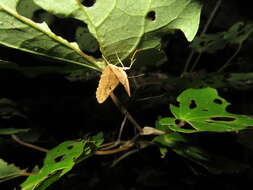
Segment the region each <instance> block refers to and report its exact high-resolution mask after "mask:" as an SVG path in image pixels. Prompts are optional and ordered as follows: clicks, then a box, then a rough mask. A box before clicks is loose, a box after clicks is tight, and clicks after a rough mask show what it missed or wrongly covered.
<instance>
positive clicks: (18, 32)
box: [0, 0, 99, 70]
mask: <svg viewBox="0 0 253 190" xmlns="http://www.w3.org/2000/svg"><path fill="white" fill-rule="evenodd" d="M18 3H19V0H1V1H0V44H2V45H4V46H7V47H11V48H15V49H19V50H22V51H26V52H29V53H33V54H36V55H41V56H46V57H49V58H52V59H56V60H59V61H64V62H69V63H74V64H78V65H82V66H85V67H88V68H91V69H94V70H99V69H98V67H97V66H96V65H94V64H96V61H95V60H94V59H93V58H91V57H89V56H87V55H86V54H84V53H83V52H82V51H81V50H80V48H79V47H78V45H77V44H76V43H70V42H68V41H67V40H65V39H63V38H61V37H60V36H57V35H55V34H54V33H53V32H51V30H50V29H49V27H48V26H47V24H46V23H40V24H39V23H35V22H33V21H32V20H30V19H28V18H26V17H24V16H21V15H20V14H19V13H18V12H17V10H16V7H17V5H18ZM51 4H52V3H51ZM92 63H94V64H92Z"/></svg>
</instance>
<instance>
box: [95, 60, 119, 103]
mask: <svg viewBox="0 0 253 190" xmlns="http://www.w3.org/2000/svg"><path fill="white" fill-rule="evenodd" d="M118 84H119V79H118V77H117V76H116V75H115V73H114V72H113V71H112V69H111V67H109V65H108V66H106V67H105V69H104V70H103V72H102V74H101V77H100V80H99V84H98V88H97V91H96V98H97V101H98V102H99V103H103V102H104V101H105V100H106V99H107V98H108V96H109V95H110V94H111V93H112V91H113V90H114V89H115V88H116V87H117V86H118Z"/></svg>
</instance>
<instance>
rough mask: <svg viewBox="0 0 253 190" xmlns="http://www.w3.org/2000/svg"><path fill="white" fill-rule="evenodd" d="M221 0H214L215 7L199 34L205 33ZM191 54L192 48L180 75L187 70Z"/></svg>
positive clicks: (195, 63)
mask: <svg viewBox="0 0 253 190" xmlns="http://www.w3.org/2000/svg"><path fill="white" fill-rule="evenodd" d="M221 2H222V0H218V1H217V2H216V4H215V7H214V9H213V11H212V12H211V14H210V16H209V18H208V20H207V22H206V24H205V26H204V28H203V30H202V31H201V33H200V35H199V36H202V35H203V34H204V33H206V31H207V29H208V27H209V25H210V24H211V22H212V20H213V18H214V16H215V13H216V12H217V10H218V8H219V7H220V5H221ZM200 54H201V53H200ZM193 55H194V50H191V52H190V54H189V56H188V58H187V60H186V63H185V66H184V69H183V72H182V74H181V77H182V76H183V75H184V73H185V72H187V70H188V68H189V65H190V62H191V60H192V57H193ZM199 58H200V57H199ZM199 58H197V59H196V61H195V62H194V65H193V66H194V67H192V68H191V71H193V69H194V68H195V67H196V65H197V63H198V61H199Z"/></svg>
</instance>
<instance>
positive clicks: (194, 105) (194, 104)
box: [189, 100, 197, 109]
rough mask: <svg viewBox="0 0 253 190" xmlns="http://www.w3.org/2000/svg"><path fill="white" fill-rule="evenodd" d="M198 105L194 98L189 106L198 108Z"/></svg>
mask: <svg viewBox="0 0 253 190" xmlns="http://www.w3.org/2000/svg"><path fill="white" fill-rule="evenodd" d="M196 107H197V104H196V103H195V101H194V100H191V103H190V106H189V108H190V109H193V108H196Z"/></svg>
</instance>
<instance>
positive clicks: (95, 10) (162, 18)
mask: <svg viewBox="0 0 253 190" xmlns="http://www.w3.org/2000/svg"><path fill="white" fill-rule="evenodd" d="M34 2H35V3H36V4H37V5H39V6H41V7H42V8H43V9H45V10H47V11H49V12H51V13H52V14H55V15H57V16H59V17H72V18H75V19H78V20H81V21H83V22H85V23H86V24H87V25H88V28H89V31H90V32H91V33H92V34H93V36H94V37H95V38H96V39H97V40H98V42H99V46H100V50H101V51H102V53H103V54H104V55H105V56H106V57H107V58H109V59H110V62H112V63H114V62H115V61H116V60H115V53H117V54H118V55H119V57H120V58H121V59H124V58H126V57H128V56H129V55H130V54H131V53H133V51H134V50H135V49H149V48H154V47H157V46H159V44H160V40H161V36H163V35H165V34H167V33H168V32H169V31H171V30H173V29H179V30H181V31H183V33H184V34H185V36H186V38H187V39H188V40H189V41H191V40H192V39H193V37H194V36H195V34H196V32H197V29H198V25H199V17H200V10H201V3H200V1H197V0H177V1H174V0H166V1H164V0H151V1H146V0H139V1H134V0H107V1H104V0H97V1H94V4H93V5H91V6H89V7H87V6H83V5H82V4H81V3H80V1H76V0H62V1H56V0H54V1H52V0H34ZM66 5H67V6H66Z"/></svg>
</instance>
